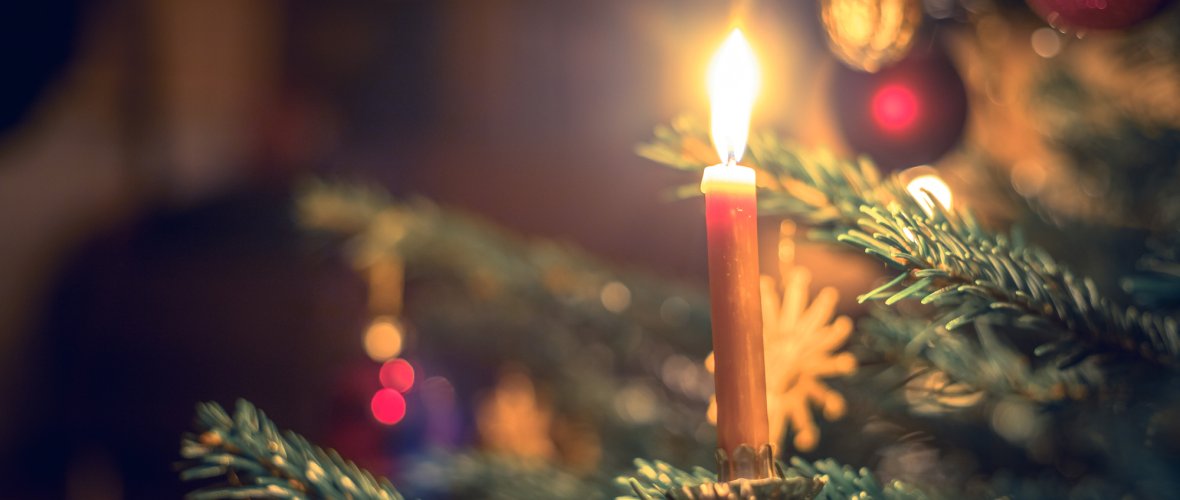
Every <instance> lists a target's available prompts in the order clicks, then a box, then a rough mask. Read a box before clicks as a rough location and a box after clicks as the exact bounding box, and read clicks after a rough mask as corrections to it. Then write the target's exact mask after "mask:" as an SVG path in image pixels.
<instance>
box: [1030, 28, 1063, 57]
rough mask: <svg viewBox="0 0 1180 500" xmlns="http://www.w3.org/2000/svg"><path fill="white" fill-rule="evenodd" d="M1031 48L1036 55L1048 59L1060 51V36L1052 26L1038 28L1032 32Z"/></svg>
mask: <svg viewBox="0 0 1180 500" xmlns="http://www.w3.org/2000/svg"><path fill="white" fill-rule="evenodd" d="M1032 49H1033V52H1036V53H1037V55H1038V56H1041V57H1044V58H1045V59H1050V58H1052V57H1054V56H1056V55H1057V54H1060V53H1061V36H1060V35H1058V34H1057V30H1054V29H1053V28H1040V29H1038V30H1036V31H1034V32H1033V34H1032Z"/></svg>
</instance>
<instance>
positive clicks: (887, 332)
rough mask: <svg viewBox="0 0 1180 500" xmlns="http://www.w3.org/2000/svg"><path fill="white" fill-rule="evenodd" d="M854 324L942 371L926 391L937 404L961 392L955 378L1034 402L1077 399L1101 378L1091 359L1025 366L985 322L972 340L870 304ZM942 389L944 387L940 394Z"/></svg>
mask: <svg viewBox="0 0 1180 500" xmlns="http://www.w3.org/2000/svg"><path fill="white" fill-rule="evenodd" d="M857 328H858V329H859V330H860V331H861V332H864V333H868V334H869V335H868V336H867V341H868V344H869V346H870V347H871V348H872V349H874V350H876V351H879V352H884V353H887V354H891V355H892V357H894V358H895V359H900V360H908V361H909V362H910V363H916V364H917V365H918V366H926V367H927V368H932V369H936V370H938V371H941V372H943V373H944V374H946V375H947V377H948V383H947V384H945V385H944V386H943V387H941V388H937V389H936V390H935V391H934V392H933V393H932V394H931V396H932V397H931V401H930V402H933V403H935V404H939V405H940V406H941V403H940V401H941V400H942V396H947V397H949V398H950V399H951V400H955V398H956V397H957V396H962V395H963V394H961V391H959V389H958V388H956V387H955V385H954V383H955V382H958V383H962V384H966V385H967V386H970V387H972V388H974V389H977V390H982V391H985V392H987V393H988V394H990V395H992V396H995V397H1004V396H1021V397H1024V398H1027V399H1030V400H1032V401H1036V402H1040V403H1051V402H1056V401H1060V400H1063V399H1066V398H1073V399H1082V398H1084V397H1085V396H1086V395H1088V394H1090V393H1091V392H1092V391H1091V389H1092V388H1093V387H1095V386H1098V385H1100V384H1101V383H1102V374H1101V372H1100V371H1099V370H1098V369H1097V367H1096V366H1095V365H1094V363H1091V362H1083V363H1079V364H1077V365H1076V366H1073V367H1070V368H1066V369H1060V368H1058V367H1056V366H1040V367H1035V366H1030V364H1029V362H1028V360H1027V359H1026V358H1025V357H1024V356H1022V355H1020V353H1019V352H1017V351H1016V350H1015V349H1013V348H1012V347H1011V346H1008V345H1006V344H1005V343H1004V342H1003V341H1002V340H1001V339H1000V337H999V336H997V335H996V334H995V333H994V332H992V329H991V328H990V327H989V326H987V324H986V323H981V324H979V325H978V335H977V337H978V341H977V342H972V341H971V339H969V338H967V337H965V336H963V335H953V334H951V333H950V332H948V331H947V330H946V329H945V328H943V327H942V326H941V325H939V324H937V323H933V322H931V321H928V320H926V319H923V318H913V317H905V316H901V315H900V314H898V313H897V312H896V311H895V310H893V309H888V308H874V309H873V310H872V312H871V313H870V316H869V317H867V318H864V319H862V320H861V321H860V322H858V324H857ZM943 390H946V391H950V393H945V394H944V393H943V392H942V391H943Z"/></svg>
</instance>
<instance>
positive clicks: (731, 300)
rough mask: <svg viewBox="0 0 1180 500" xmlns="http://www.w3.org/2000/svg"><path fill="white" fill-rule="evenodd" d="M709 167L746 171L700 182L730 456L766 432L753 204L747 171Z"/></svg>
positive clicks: (718, 381)
mask: <svg viewBox="0 0 1180 500" xmlns="http://www.w3.org/2000/svg"><path fill="white" fill-rule="evenodd" d="M709 169H743V170H745V171H747V172H740V171H729V172H726V171H714V172H706V174H705V180H704V181H703V182H702V183H701V190H702V191H704V192H705V223H706V225H707V228H708V238H709V293H710V296H711V302H712V312H713V356H714V363H715V364H714V380H715V385H716V392H717V442H718V446H719V447H720V448H721V449H723V450H725V452H726V454H728V455H729V456H730V457H733V456H734V450H735V449H736V448H737V447H738V446H739V445H742V444H745V445H748V446H750V447H752V448H753V449H754V450H758V449H760V448H761V447H762V446H763V445H765V444H767V441H768V440H769V431H770V429H769V428H770V425H769V423H768V419H767V415H766V361H765V359H764V355H763V347H762V302H761V297H760V290H759V284H758V280H759V277H758V221H757V207H756V205H755V201H756V198H755V191H754V183H753V171H752V170H749V169H748V168H747V167H740V166H733V165H728V166H714V167H709ZM711 173H712V174H722V175H710V174H711ZM730 174H748V175H730ZM746 178H748V182H745V179H746ZM722 472H723V474H722V475H723V476H726V475H727V474H725V473H724V472H725V471H722ZM738 474H739V475H740V474H741V473H740V472H739V473H738ZM729 478H730V479H734V478H735V477H732V476H731V477H729Z"/></svg>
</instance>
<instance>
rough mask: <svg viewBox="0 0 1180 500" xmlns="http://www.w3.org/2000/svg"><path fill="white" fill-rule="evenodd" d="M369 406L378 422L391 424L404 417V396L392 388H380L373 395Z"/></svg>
mask: <svg viewBox="0 0 1180 500" xmlns="http://www.w3.org/2000/svg"><path fill="white" fill-rule="evenodd" d="M369 408H370V409H371V410H372V411H373V418H376V419H377V421H378V422H381V423H383V424H385V425H393V424H396V423H398V422H401V421H402V419H403V418H405V417H406V398H403V397H402V395H401V393H399V392H397V391H395V390H393V389H381V390H379V391H377V393H376V394H374V395H373V400H372V401H370V402H369Z"/></svg>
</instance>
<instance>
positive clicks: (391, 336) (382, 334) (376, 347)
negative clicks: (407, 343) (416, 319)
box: [364, 316, 404, 361]
mask: <svg viewBox="0 0 1180 500" xmlns="http://www.w3.org/2000/svg"><path fill="white" fill-rule="evenodd" d="M403 335H404V332H403V331H402V327H401V325H400V324H399V323H398V322H397V320H396V319H393V318H391V317H388V316H382V317H379V318H376V319H374V320H373V323H371V324H370V325H369V329H368V330H365V338H364V343H365V354H368V355H369V357H370V358H372V359H373V361H385V360H387V359H392V358H394V357H396V356H397V355H398V354H401V352H402V341H403Z"/></svg>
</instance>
